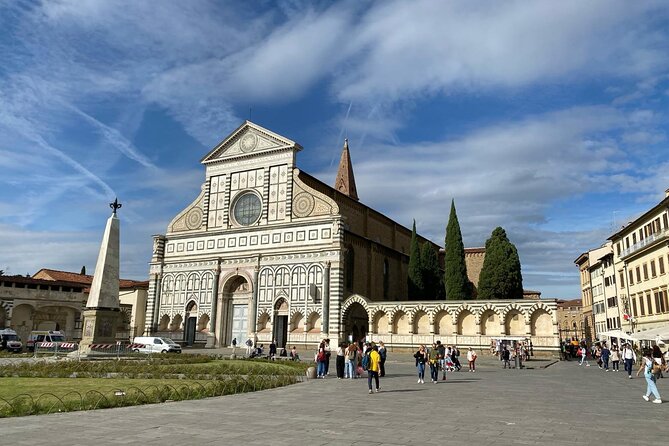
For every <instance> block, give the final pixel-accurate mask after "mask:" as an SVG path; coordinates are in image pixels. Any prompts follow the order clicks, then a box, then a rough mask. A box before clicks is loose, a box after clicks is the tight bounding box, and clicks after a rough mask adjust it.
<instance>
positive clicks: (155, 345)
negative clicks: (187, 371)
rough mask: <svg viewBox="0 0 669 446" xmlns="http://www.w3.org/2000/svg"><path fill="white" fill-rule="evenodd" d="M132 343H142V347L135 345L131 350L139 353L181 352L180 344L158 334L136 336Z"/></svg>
mask: <svg viewBox="0 0 669 446" xmlns="http://www.w3.org/2000/svg"><path fill="white" fill-rule="evenodd" d="M133 343H134V344H142V345H143V346H144V347H135V348H133V350H132V351H134V352H139V353H181V346H180V345H179V344H177V343H176V342H174V341H173V340H171V339H170V338H161V337H158V336H137V337H136V338H135V339H134V341H133Z"/></svg>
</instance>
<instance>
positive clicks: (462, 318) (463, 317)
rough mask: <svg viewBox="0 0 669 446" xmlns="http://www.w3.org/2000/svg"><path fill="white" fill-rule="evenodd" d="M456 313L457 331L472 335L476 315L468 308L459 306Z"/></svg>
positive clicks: (473, 333) (474, 331)
mask: <svg viewBox="0 0 669 446" xmlns="http://www.w3.org/2000/svg"><path fill="white" fill-rule="evenodd" d="M458 310H460V311H458V313H457V321H458V322H457V332H458V334H460V335H466V336H474V335H476V326H477V323H476V315H475V314H474V312H473V311H471V309H470V308H469V306H467V307H465V308H459V309H458Z"/></svg>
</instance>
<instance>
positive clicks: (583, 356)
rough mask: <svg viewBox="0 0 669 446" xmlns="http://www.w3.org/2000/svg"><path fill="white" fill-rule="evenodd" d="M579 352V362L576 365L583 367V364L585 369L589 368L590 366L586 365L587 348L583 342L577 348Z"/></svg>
mask: <svg viewBox="0 0 669 446" xmlns="http://www.w3.org/2000/svg"><path fill="white" fill-rule="evenodd" d="M578 350H579V351H580V352H581V361H580V362H579V363H578V365H583V364H584V363H585V366H586V367H590V364H588V359H587V357H588V347H587V346H586V345H585V342H584V343H583V344H582V345H581V346H580V347H579V349H578Z"/></svg>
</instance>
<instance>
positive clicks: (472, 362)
mask: <svg viewBox="0 0 669 446" xmlns="http://www.w3.org/2000/svg"><path fill="white" fill-rule="evenodd" d="M476 357H477V356H476V351H474V349H473V348H471V347H469V350H467V362H468V363H469V371H470V372H472V373H474V372H476Z"/></svg>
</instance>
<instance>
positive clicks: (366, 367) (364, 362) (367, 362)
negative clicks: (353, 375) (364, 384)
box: [361, 353, 371, 370]
mask: <svg viewBox="0 0 669 446" xmlns="http://www.w3.org/2000/svg"><path fill="white" fill-rule="evenodd" d="M370 362H371V358H370V357H369V353H367V354H366V355H365V356H363V357H362V364H361V365H362V369H363V370H369V366H370Z"/></svg>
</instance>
